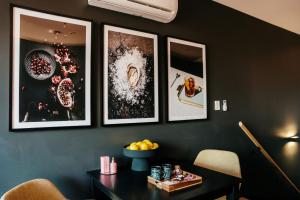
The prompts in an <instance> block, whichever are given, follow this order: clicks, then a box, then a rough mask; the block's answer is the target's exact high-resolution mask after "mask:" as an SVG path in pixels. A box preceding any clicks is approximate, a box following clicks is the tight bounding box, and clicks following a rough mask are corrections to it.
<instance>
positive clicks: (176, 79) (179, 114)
mask: <svg viewBox="0 0 300 200" xmlns="http://www.w3.org/2000/svg"><path fill="white" fill-rule="evenodd" d="M167 51H168V54H167V55H168V93H169V94H168V120H169V121H180V120H196V119H206V118H207V87H206V52H205V45H203V44H199V43H195V42H191V41H186V40H181V39H176V38H172V37H167Z"/></svg>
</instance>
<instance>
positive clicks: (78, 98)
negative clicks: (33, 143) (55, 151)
mask: <svg viewBox="0 0 300 200" xmlns="http://www.w3.org/2000/svg"><path fill="white" fill-rule="evenodd" d="M12 14H13V15H12V16H13V20H12V34H11V35H12V53H11V56H12V57H11V58H12V63H11V65H12V70H11V72H12V73H11V106H10V112H11V113H10V115H11V123H10V129H11V130H22V129H37V128H57V127H73V126H76V127H78V126H90V125H91V87H90V84H91V29H92V23H91V22H90V21H86V20H81V19H74V18H69V17H64V16H59V15H56V14H48V13H44V12H40V11H35V10H29V9H26V8H20V7H15V6H13V7H12Z"/></svg>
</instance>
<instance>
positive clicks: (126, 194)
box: [87, 164, 241, 200]
mask: <svg viewBox="0 0 300 200" xmlns="http://www.w3.org/2000/svg"><path fill="white" fill-rule="evenodd" d="M181 168H182V169H183V170H185V171H189V172H192V173H194V174H197V175H199V176H202V179H203V182H202V183H201V184H200V185H195V186H192V187H190V188H186V189H182V190H178V191H174V192H170V193H169V192H166V191H164V190H161V189H159V188H156V186H154V185H152V184H150V183H148V182H147V176H148V175H149V172H135V171H132V170H130V169H129V168H125V169H120V170H119V171H118V173H117V174H115V175H101V174H100V171H99V170H93V171H88V172H87V174H88V175H89V176H90V177H91V178H92V179H93V181H94V184H96V187H97V188H98V189H100V190H101V191H102V192H104V193H105V194H106V195H107V196H108V197H109V198H111V199H124V200H125V199H129V200H141V199H143V200H154V199H155V200H156V199H172V200H177V199H180V200H181V199H194V198H195V199H198V198H199V197H201V199H202V198H203V199H212V198H215V197H219V196H222V195H224V194H228V193H230V192H232V189H233V187H234V186H237V185H238V183H239V182H240V181H241V180H240V179H238V178H235V177H233V176H229V175H225V174H222V173H218V172H215V171H211V170H208V169H204V168H201V167H197V166H194V165H192V164H190V165H186V164H185V165H182V164H181Z"/></svg>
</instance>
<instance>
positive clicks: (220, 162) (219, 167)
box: [194, 149, 242, 200]
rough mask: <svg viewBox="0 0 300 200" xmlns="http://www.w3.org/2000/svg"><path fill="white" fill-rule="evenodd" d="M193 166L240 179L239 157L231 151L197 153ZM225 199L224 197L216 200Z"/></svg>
mask: <svg viewBox="0 0 300 200" xmlns="http://www.w3.org/2000/svg"><path fill="white" fill-rule="evenodd" d="M194 165H196V166H199V167H203V168H207V169H210V170H214V171H217V172H221V173H224V174H227V175H231V176H235V177H238V178H242V175H241V167H240V161H239V157H238V156H237V154H236V153H234V152H231V151H224V150H216V149H206V150H202V151H200V152H199V153H198V155H197V157H196V159H195V161H194ZM221 199H226V196H223V197H220V198H218V200H221Z"/></svg>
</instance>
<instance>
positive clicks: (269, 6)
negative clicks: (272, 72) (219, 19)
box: [214, 0, 300, 35]
mask: <svg viewBox="0 0 300 200" xmlns="http://www.w3.org/2000/svg"><path fill="white" fill-rule="evenodd" d="M214 1H215V2H218V3H220V4H223V5H225V6H228V7H230V8H233V9H235V10H238V11H241V12H243V13H246V14H248V15H251V16H253V17H256V18H258V19H261V20H263V21H266V22H269V23H270V24H273V25H276V26H279V27H281V28H284V29H286V30H289V31H291V32H294V33H297V34H299V35H300V0H214Z"/></svg>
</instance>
